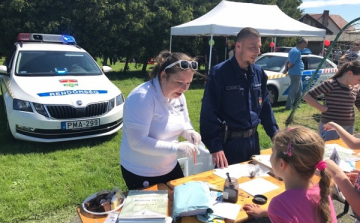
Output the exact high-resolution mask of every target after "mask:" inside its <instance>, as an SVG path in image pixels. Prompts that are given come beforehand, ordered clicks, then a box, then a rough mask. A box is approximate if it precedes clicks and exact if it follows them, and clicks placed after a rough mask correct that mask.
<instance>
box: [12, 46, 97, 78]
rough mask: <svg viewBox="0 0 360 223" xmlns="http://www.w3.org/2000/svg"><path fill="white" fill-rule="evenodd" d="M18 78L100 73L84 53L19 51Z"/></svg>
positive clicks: (16, 71)
mask: <svg viewBox="0 0 360 223" xmlns="http://www.w3.org/2000/svg"><path fill="white" fill-rule="evenodd" d="M15 73H16V75H18V76H69V75H71V76H74V75H77V76H85V75H86V76H87V75H101V74H102V72H101V70H100V69H99V67H98V66H97V64H96V63H95V61H94V60H93V59H92V58H91V56H90V55H89V54H87V53H84V52H65V51H20V52H19V54H18V57H17V62H16V70H15Z"/></svg>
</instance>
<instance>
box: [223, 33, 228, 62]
mask: <svg viewBox="0 0 360 223" xmlns="http://www.w3.org/2000/svg"><path fill="white" fill-rule="evenodd" d="M227 39H228V38H227V37H225V57H224V58H225V60H226V41H227Z"/></svg>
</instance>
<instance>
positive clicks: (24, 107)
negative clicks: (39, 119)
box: [13, 98, 33, 112]
mask: <svg viewBox="0 0 360 223" xmlns="http://www.w3.org/2000/svg"><path fill="white" fill-rule="evenodd" d="M13 109H14V110H18V111H26V112H33V110H32V108H31V103H30V102H28V101H23V100H20V99H16V98H15V99H14V101H13Z"/></svg>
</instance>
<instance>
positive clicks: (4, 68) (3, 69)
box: [0, 65, 8, 74]
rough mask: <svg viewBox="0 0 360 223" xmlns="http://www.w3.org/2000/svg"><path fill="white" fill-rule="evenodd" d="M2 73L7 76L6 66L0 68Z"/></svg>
mask: <svg viewBox="0 0 360 223" xmlns="http://www.w3.org/2000/svg"><path fill="white" fill-rule="evenodd" d="M0 73H1V74H7V73H8V72H7V67H6V66H5V65H1V66H0Z"/></svg>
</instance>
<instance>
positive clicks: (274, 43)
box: [274, 36, 276, 52]
mask: <svg viewBox="0 0 360 223" xmlns="http://www.w3.org/2000/svg"><path fill="white" fill-rule="evenodd" d="M275 48H276V36H275V41H274V52H275Z"/></svg>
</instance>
